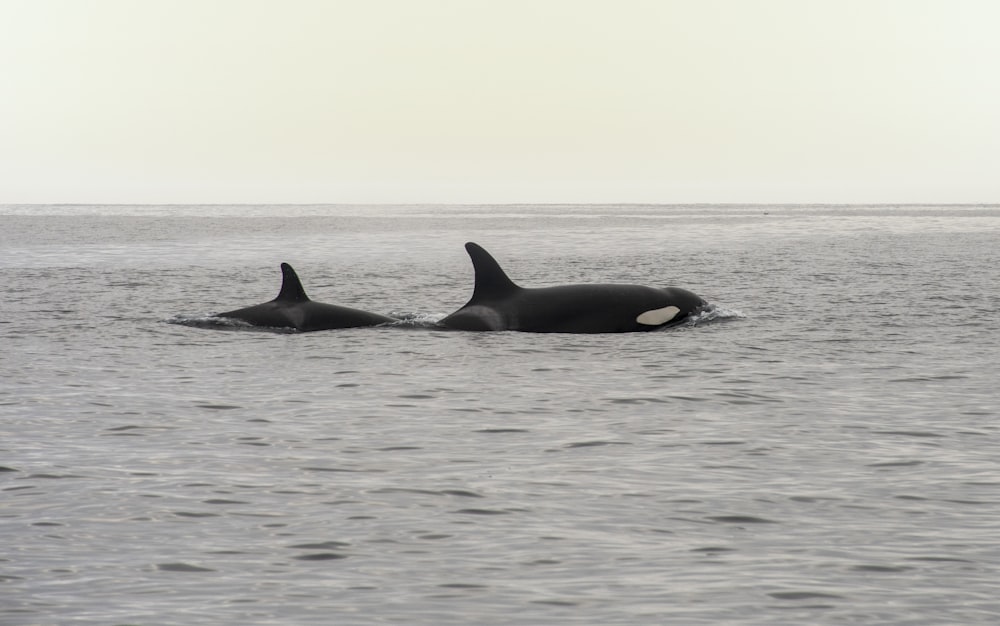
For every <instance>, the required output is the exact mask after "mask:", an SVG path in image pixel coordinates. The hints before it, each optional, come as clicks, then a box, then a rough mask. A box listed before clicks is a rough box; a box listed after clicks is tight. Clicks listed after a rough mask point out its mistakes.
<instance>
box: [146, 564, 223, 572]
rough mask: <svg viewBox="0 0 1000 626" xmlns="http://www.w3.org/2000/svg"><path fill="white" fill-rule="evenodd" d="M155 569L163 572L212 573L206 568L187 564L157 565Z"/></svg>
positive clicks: (212, 570) (211, 570)
mask: <svg viewBox="0 0 1000 626" xmlns="http://www.w3.org/2000/svg"><path fill="white" fill-rule="evenodd" d="M156 569H158V570H160V571H164V572H214V571H216V570H214V569H210V568H208V567H199V566H197V565H191V564H189V563H157V565H156Z"/></svg>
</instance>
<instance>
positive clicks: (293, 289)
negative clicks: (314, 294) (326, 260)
mask: <svg viewBox="0 0 1000 626" xmlns="http://www.w3.org/2000/svg"><path fill="white" fill-rule="evenodd" d="M275 300H282V301H284V302H306V301H308V300H309V296H307V295H306V290H305V289H303V288H302V281H300V280H299V275H298V274H296V273H295V270H293V269H292V266H291V265H289V264H288V263H282V264H281V291H280V292H278V297H277V298H275Z"/></svg>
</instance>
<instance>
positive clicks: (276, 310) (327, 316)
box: [215, 263, 397, 332]
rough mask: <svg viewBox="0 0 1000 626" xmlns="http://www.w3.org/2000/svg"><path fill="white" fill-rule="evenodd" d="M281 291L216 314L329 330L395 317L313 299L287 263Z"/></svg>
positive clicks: (277, 325) (269, 324)
mask: <svg viewBox="0 0 1000 626" xmlns="http://www.w3.org/2000/svg"><path fill="white" fill-rule="evenodd" d="M281 275H282V281H281V291H280V292H279V293H278V297H277V298H275V299H274V300H271V301H270V302H265V303H263V304H257V305H254V306H248V307H246V308H243V309H236V310H234V311H226V312H225V313H218V314H216V315H215V317H225V318H228V319H237V320H241V321H243V322H246V323H248V324H251V325H253V326H264V327H268V328H293V329H295V330H297V331H301V332H308V331H313V330H329V329H333V328H355V327H358V326H377V325H379V324H385V323H386V322H395V321H397V320H396V319H395V318H392V317H386V316H385V315H379V314H378V313H369V312H368V311H361V310H359V309H352V308H349V307H346V306H337V305H335V304H324V303H322V302H313V301H312V300H310V299H309V296H307V295H306V290H305V289H303V288H302V282H301V281H300V280H299V276H298V274H296V273H295V270H294V269H292V266H291V265H289V264H288V263H282V264H281Z"/></svg>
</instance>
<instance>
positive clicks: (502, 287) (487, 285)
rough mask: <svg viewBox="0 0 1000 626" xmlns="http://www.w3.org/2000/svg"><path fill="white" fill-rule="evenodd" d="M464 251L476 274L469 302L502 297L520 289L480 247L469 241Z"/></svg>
mask: <svg viewBox="0 0 1000 626" xmlns="http://www.w3.org/2000/svg"><path fill="white" fill-rule="evenodd" d="M465 251H466V252H468V253H469V257H470V258H471V259H472V268H473V269H474V270H475V272H476V286H475V288H474V289H473V291H472V300H470V302H474V301H476V300H488V299H491V298H498V297H503V296H505V295H507V294H509V293H510V292H512V291H516V290H518V289H520V287H518V286H517V285H515V284H514V281H512V280H511V279H510V278H507V274H506V273H504V271H503V269H502V268H501V267H500V264H499V263H497V262H496V259H494V258H493V257H492V256H490V253H489V252H487V251H486V250H484V249H483V248H482V247H481V246H479V245H478V244H475V243H473V242H471V241H470V242H469V243H467V244H465Z"/></svg>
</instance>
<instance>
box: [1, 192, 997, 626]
mask: <svg viewBox="0 0 1000 626" xmlns="http://www.w3.org/2000/svg"><path fill="white" fill-rule="evenodd" d="M470 240H471V241H476V242H478V243H480V244H481V245H483V246H484V247H486V248H487V249H488V250H490V251H491V252H492V253H493V254H494V255H495V256H496V258H497V259H498V261H499V262H500V263H501V265H502V266H503V267H504V268H505V269H506V270H507V272H508V273H509V274H510V276H511V277H512V278H513V279H514V280H515V281H517V282H519V283H520V284H522V285H525V286H547V285H556V284H566V283H580V282H626V283H638V284H649V285H654V286H667V285H675V286H680V287H685V288H687V289H690V290H692V291H694V292H696V293H698V294H699V295H701V296H703V297H704V298H706V299H707V300H708V301H710V302H711V303H712V304H713V305H714V306H715V312H714V313H713V314H711V315H706V316H703V317H701V318H699V319H697V320H696V321H694V322H693V323H688V324H684V325H681V326H679V327H676V328H672V329H668V330H664V331H660V332H653V333H637V334H621V335H613V334H605V335H566V334H546V335H536V334H526V333H510V332H501V333H466V332H458V331H446V330H439V329H436V328H434V327H433V322H434V321H435V320H437V319H440V318H441V317H443V316H444V315H446V314H448V313H450V312H451V311H453V310H455V309H456V308H458V307H459V306H461V305H462V304H464V303H465V301H466V300H467V299H468V297H469V296H470V294H471V290H472V268H471V264H470V263H469V260H468V257H467V256H466V254H465V251H464V250H463V248H462V244H463V243H464V242H466V241H470ZM282 261H287V262H289V263H291V264H292V265H293V266H294V267H295V268H296V270H298V273H299V275H300V277H301V279H302V281H303V284H304V285H305V288H306V290H307V291H308V293H309V295H310V296H311V297H312V298H313V299H315V300H319V301H323V302H330V303H334V304H342V305H347V306H353V307H356V308H362V309H366V310H371V311H376V312H380V313H393V314H396V315H402V316H404V317H406V318H407V320H408V321H406V322H404V323H401V324H397V325H394V326H389V327H378V328H360V329H348V330H336V331H323V332H316V333H300V334H296V333H275V332H264V331H259V330H250V331H247V330H244V331H232V330H211V329H204V328H197V327H192V326H189V325H186V322H188V321H190V320H197V319H199V318H203V317H204V316H205V315H208V314H210V313H213V312H217V311H222V310H227V309H232V308H236V307H239V306H246V305H250V304H256V303H259V302H263V301H266V300H269V299H271V298H273V297H274V295H275V294H276V293H277V291H278V287H279V284H280V272H279V270H278V264H279V263H280V262H282ZM0 268H2V270H3V282H2V287H0V539H2V543H0V624H3V625H4V626H15V625H16V626H25V625H35V624H37V625H50V624H141V625H150V626H152V625H175V624H176V625H185V626H187V625H191V624H213V625H217V624H242V625H246V624H254V625H257V624H262V625H263V624H268V625H279V624H280V625H287V624H338V625H343V624H359V625H360V624H407V625H414V624H456V625H458V624H462V625H465V624H563V623H565V624H569V623H572V624H595V625H597V624H602V625H603V624H629V625H635V624H665V623H671V624H767V625H773V624H796V625H798V624H807V623H808V624H996V623H998V622H1000V419H998V417H1000V393H998V391H997V380H1000V365H998V361H1000V359H998V358H997V355H998V354H1000V333H998V314H997V311H998V309H1000V289H998V286H1000V207H996V206H951V207H940V206H715V205H704V206H635V205H630V206H589V205H588V206H551V205H548V206H461V207H460V206H445V207H442V206H4V207H0ZM178 322H180V323H178Z"/></svg>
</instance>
